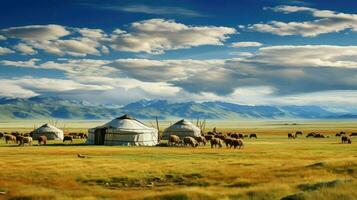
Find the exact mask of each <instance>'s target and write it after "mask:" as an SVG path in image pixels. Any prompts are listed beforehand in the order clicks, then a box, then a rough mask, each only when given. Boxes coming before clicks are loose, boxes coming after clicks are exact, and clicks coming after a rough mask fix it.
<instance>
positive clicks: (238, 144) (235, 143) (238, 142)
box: [232, 139, 244, 149]
mask: <svg viewBox="0 0 357 200" xmlns="http://www.w3.org/2000/svg"><path fill="white" fill-rule="evenodd" d="M232 145H233V146H234V148H235V149H236V148H237V147H239V148H242V147H243V145H244V142H243V140H242V139H234V140H233V141H232Z"/></svg>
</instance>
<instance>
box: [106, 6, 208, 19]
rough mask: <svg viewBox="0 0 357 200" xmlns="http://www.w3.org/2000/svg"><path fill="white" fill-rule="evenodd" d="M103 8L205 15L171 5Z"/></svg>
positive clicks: (155, 13) (137, 11)
mask: <svg viewBox="0 0 357 200" xmlns="http://www.w3.org/2000/svg"><path fill="white" fill-rule="evenodd" d="M102 8H105V9H110V10H120V11H125V12H133V13H145V14H154V15H185V16H191V17H200V16H203V15H201V14H200V13H198V12H196V11H194V10H189V9H185V8H180V7H170V6H148V5H128V6H102Z"/></svg>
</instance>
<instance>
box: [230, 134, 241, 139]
mask: <svg viewBox="0 0 357 200" xmlns="http://www.w3.org/2000/svg"><path fill="white" fill-rule="evenodd" d="M238 137H239V136H238V133H232V134H231V138H236V139H238Z"/></svg>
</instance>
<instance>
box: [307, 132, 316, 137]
mask: <svg viewBox="0 0 357 200" xmlns="http://www.w3.org/2000/svg"><path fill="white" fill-rule="evenodd" d="M315 135H316V133H314V132H311V133H309V134H307V135H306V137H307V138H309V137H315Z"/></svg>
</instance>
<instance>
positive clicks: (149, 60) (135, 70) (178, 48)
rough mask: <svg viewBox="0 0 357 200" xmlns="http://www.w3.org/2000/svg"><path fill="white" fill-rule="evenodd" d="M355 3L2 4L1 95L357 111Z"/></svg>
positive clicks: (90, 1) (265, 0) (85, 0)
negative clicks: (313, 107)
mask: <svg viewBox="0 0 357 200" xmlns="http://www.w3.org/2000/svg"><path fill="white" fill-rule="evenodd" d="M356 8H357V2H352V1H351V2H342V1H337V0H336V1H299V0H291V1H273V0H255V1H254V0H242V1H233V0H232V1H214V0H212V1H199V0H195V1H188V0H186V1H164V0H162V1H148V0H147V1H99V0H80V1H25V0H23V1H14V0H12V1H6V0H5V1H1V6H0V15H1V17H0V85H1V89H0V96H5V97H32V96H36V95H56V96H61V97H63V98H69V99H83V100H87V101H91V102H94V103H116V104H125V103H128V102H131V101H135V100H139V99H142V98H149V99H156V98H159V99H168V100H171V101H191V100H194V101H215V100H222V101H230V102H236V103H243V104H254V105H262V104H278V105H282V104H284V105H285V104H298V105H304V104H317V105H322V106H326V107H331V108H334V109H346V108H350V107H354V106H356V104H357V92H356V89H357V60H356V59H355V57H356V55H357V34H356V33H357V9H356Z"/></svg>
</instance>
